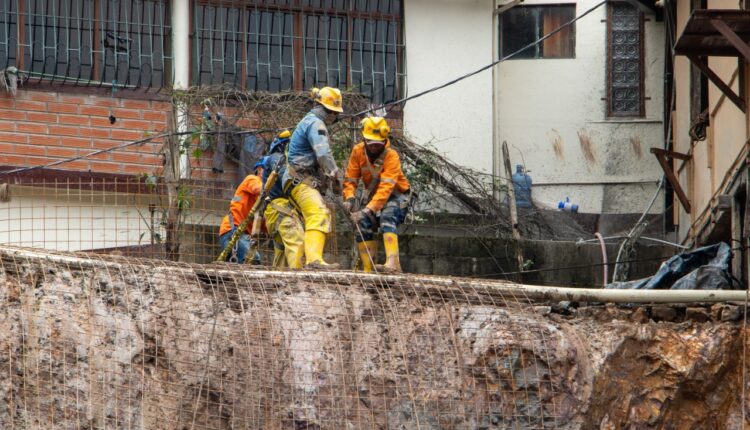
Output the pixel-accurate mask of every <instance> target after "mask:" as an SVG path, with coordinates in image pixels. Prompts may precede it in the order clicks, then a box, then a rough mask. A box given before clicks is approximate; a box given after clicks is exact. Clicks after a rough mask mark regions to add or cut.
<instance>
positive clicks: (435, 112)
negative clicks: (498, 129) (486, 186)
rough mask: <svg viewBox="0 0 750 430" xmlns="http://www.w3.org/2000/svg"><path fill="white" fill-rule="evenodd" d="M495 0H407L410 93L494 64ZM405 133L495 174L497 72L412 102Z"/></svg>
mask: <svg viewBox="0 0 750 430" xmlns="http://www.w3.org/2000/svg"><path fill="white" fill-rule="evenodd" d="M492 7H493V5H492V0H462V1H456V0H406V1H405V2H404V40H405V43H406V67H407V75H408V77H407V89H408V94H409V95H411V94H416V93H418V92H420V91H423V90H425V89H428V88H431V87H433V86H435V85H439V84H443V83H445V82H447V81H449V80H451V79H454V78H456V77H458V76H460V75H463V74H465V73H467V72H470V71H473V70H476V69H478V68H480V67H482V66H485V65H487V64H489V63H490V62H492V50H493V41H492V37H493V17H492ZM404 130H405V132H406V133H407V134H408V135H410V136H412V137H413V138H414V139H416V141H417V142H420V143H423V144H424V143H431V144H433V145H434V147H435V148H437V149H438V150H439V151H440V152H442V153H445V154H446V155H447V156H448V157H450V158H451V159H452V160H453V161H455V162H457V163H458V164H461V165H465V166H470V167H473V168H476V169H479V170H483V171H486V172H488V173H489V172H491V169H492V72H491V71H489V70H488V71H485V72H482V73H480V74H478V75H476V76H473V77H471V78H468V79H466V80H464V81H462V82H460V83H458V84H456V85H453V86H451V87H448V88H445V89H443V90H440V91H437V92H434V93H431V94H428V95H425V96H423V97H420V98H417V99H415V100H411V101H409V102H407V103H406V106H405V108H404Z"/></svg>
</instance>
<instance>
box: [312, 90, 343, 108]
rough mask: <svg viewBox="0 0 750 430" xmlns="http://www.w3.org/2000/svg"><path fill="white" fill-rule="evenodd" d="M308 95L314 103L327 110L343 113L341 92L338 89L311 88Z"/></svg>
mask: <svg viewBox="0 0 750 430" xmlns="http://www.w3.org/2000/svg"><path fill="white" fill-rule="evenodd" d="M310 94H311V95H312V98H313V99H315V101H316V102H318V103H320V104H322V105H323V106H325V107H326V108H327V109H328V110H332V111H334V112H343V111H344V108H343V101H342V99H341V91H339V89H338V88H331V87H323V88H320V89H318V88H313V89H312V91H311V92H310Z"/></svg>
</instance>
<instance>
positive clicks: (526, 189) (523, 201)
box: [513, 164, 532, 208]
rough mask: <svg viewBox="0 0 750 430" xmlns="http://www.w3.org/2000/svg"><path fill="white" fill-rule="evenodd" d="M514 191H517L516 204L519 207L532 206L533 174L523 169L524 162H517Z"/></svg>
mask: <svg viewBox="0 0 750 430" xmlns="http://www.w3.org/2000/svg"><path fill="white" fill-rule="evenodd" d="M513 191H515V193H516V206H517V207H519V208H530V207H532V204H531V176H529V175H527V174H526V172H524V170H523V165H522V164H516V173H514V174H513Z"/></svg>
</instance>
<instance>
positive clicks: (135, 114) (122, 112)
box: [112, 109, 141, 119]
mask: <svg viewBox="0 0 750 430" xmlns="http://www.w3.org/2000/svg"><path fill="white" fill-rule="evenodd" d="M112 114H113V115H114V116H116V117H117V118H118V119H141V111H140V110H138V109H112Z"/></svg>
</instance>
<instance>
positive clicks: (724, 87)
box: [687, 55, 746, 112]
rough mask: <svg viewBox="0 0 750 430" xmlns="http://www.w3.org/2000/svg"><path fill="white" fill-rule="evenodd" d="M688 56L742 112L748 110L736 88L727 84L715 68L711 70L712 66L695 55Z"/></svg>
mask: <svg viewBox="0 0 750 430" xmlns="http://www.w3.org/2000/svg"><path fill="white" fill-rule="evenodd" d="M687 57H688V59H690V61H691V62H692V63H693V64H695V66H696V67H698V69H700V71H701V72H702V73H703V74H704V75H705V76H706V77H707V78H708V79H710V80H711V82H713V83H714V85H716V86H717V87H718V88H719V90H721V92H722V93H724V95H726V96H727V97H728V98H729V100H731V101H732V103H734V104H735V105H736V106H737V107H738V108H740V110H741V111H742V112H745V111H746V104H745V100H744V99H743V98H742V97H740V96H738V95H737V94H736V93H735V92H734V90H732V89H731V88H730V87H729V86H728V85H727V84H725V83H724V81H722V80H721V78H720V77H719V76H718V75H717V74H716V73H714V71H713V70H711V68H710V67H709V66H708V63H706V62H705V61H703V60H702V59H701V58H699V57H697V56H695V55H688V56H687Z"/></svg>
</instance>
